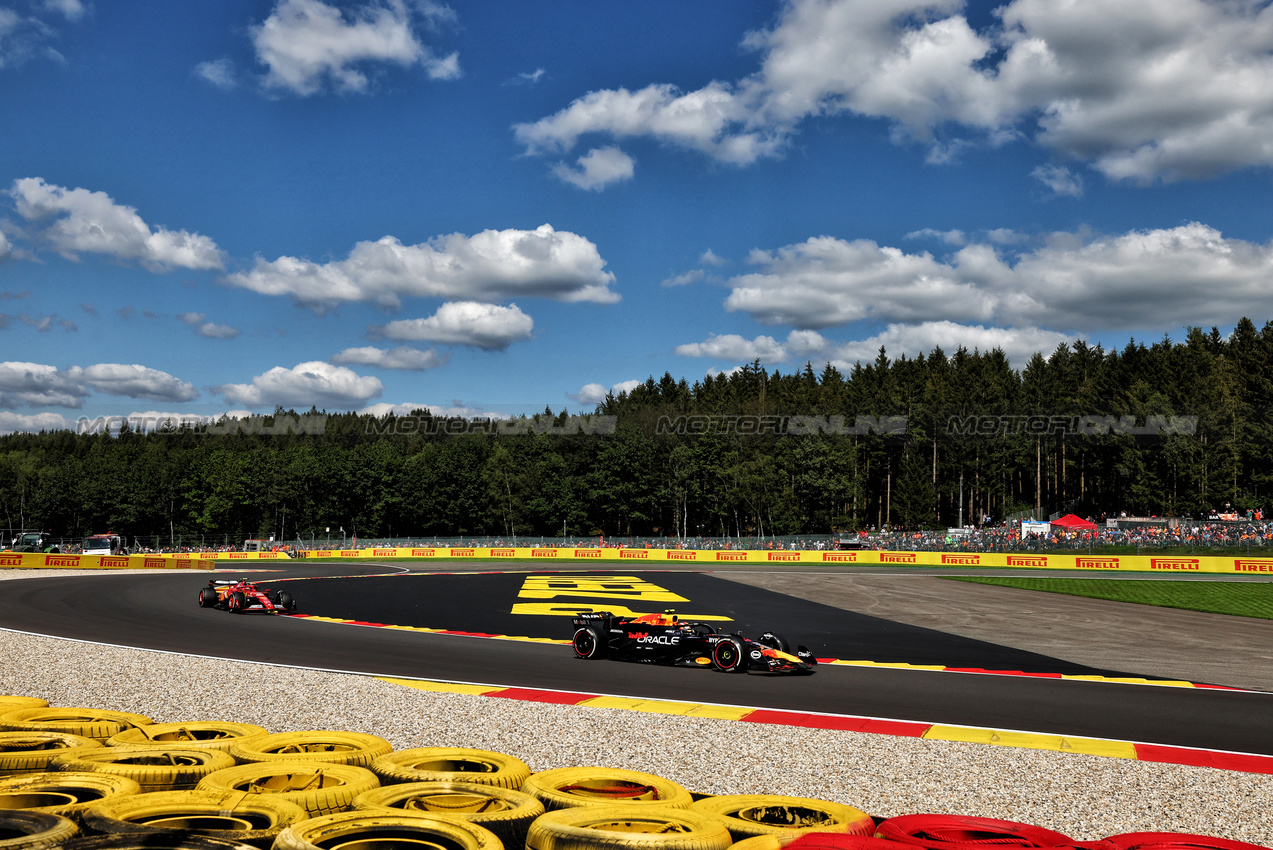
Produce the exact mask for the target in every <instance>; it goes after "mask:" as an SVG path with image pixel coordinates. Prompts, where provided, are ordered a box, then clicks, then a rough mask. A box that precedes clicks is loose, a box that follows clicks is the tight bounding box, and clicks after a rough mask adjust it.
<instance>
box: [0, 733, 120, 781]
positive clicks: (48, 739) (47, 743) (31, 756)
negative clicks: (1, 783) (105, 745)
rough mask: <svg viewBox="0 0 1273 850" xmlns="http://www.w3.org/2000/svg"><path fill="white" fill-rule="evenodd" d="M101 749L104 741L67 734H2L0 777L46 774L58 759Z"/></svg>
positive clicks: (0, 740) (0, 739) (0, 734)
mask: <svg viewBox="0 0 1273 850" xmlns="http://www.w3.org/2000/svg"><path fill="white" fill-rule="evenodd" d="M100 746H102V742H101V741H97V740H94V739H93V738H85V737H84V736H83V735H71V734H68V733H66V732H0V777H4V776H18V775H21V774H23V773H43V772H44V771H46V770H48V767H49V762H51V761H53V759H54V758H56V757H57V756H60V755H66V754H68V753H70V752H73V751H76V750H87V749H92V748H96V747H100Z"/></svg>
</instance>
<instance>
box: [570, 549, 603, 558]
mask: <svg viewBox="0 0 1273 850" xmlns="http://www.w3.org/2000/svg"><path fill="white" fill-rule="evenodd" d="M575 557H576V558H600V557H601V550H600V549H576V550H575Z"/></svg>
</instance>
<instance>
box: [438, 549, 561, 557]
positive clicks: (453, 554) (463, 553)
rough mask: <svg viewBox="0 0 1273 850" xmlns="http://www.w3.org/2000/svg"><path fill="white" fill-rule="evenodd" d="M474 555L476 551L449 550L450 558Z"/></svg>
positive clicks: (554, 550)
mask: <svg viewBox="0 0 1273 850" xmlns="http://www.w3.org/2000/svg"><path fill="white" fill-rule="evenodd" d="M552 551H553V552H556V551H557V550H556V549H553V550H552ZM475 555H477V550H476V549H452V550H451V557H452V558H472V557H474V556H475Z"/></svg>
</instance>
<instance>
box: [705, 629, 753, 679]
mask: <svg viewBox="0 0 1273 850" xmlns="http://www.w3.org/2000/svg"><path fill="white" fill-rule="evenodd" d="M712 665H713V666H715V667H716V669H717V670H720V671H721V672H723V673H745V672H747V649H746V647H744V646H743V642H742V640H741V639H739V638H737V637H734V636H733V635H730V636H729V637H725V638H721V639H720V640H719V641H717V642H716V645H715V646H713V647H712Z"/></svg>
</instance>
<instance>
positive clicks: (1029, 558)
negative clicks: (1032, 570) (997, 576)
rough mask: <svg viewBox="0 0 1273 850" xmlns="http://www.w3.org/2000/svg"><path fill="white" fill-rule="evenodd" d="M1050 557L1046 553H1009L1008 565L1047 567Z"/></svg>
mask: <svg viewBox="0 0 1273 850" xmlns="http://www.w3.org/2000/svg"><path fill="white" fill-rule="evenodd" d="M1047 565H1048V558H1047V556H1046V555H1009V556H1008V566H1010V567H1046V566H1047Z"/></svg>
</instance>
